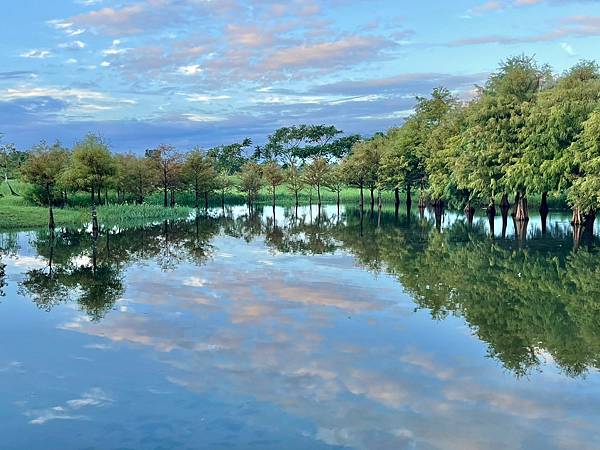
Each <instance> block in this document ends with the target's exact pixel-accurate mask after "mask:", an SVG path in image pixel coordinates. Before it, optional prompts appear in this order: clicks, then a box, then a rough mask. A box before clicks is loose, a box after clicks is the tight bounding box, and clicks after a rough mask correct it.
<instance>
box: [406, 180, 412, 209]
mask: <svg viewBox="0 0 600 450" xmlns="http://www.w3.org/2000/svg"><path fill="white" fill-rule="evenodd" d="M411 208H412V192H411V187H410V186H406V213H407V214H410V209H411Z"/></svg>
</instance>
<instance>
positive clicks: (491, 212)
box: [485, 198, 496, 237]
mask: <svg viewBox="0 0 600 450" xmlns="http://www.w3.org/2000/svg"><path fill="white" fill-rule="evenodd" d="M485 212H486V214H487V218H488V223H489V226H490V236H491V237H494V234H495V230H494V225H495V222H496V203H495V202H494V199H493V198H492V199H490V204H489V205H488V207H487V209H486V210H485Z"/></svg>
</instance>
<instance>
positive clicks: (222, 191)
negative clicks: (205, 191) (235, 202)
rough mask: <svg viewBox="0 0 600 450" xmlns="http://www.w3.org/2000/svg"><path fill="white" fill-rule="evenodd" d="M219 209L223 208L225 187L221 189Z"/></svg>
mask: <svg viewBox="0 0 600 450" xmlns="http://www.w3.org/2000/svg"><path fill="white" fill-rule="evenodd" d="M221 209H225V189H222V190H221Z"/></svg>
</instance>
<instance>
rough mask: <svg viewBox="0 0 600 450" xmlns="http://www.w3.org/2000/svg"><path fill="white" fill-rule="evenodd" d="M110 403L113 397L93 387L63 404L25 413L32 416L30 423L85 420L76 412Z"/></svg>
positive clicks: (85, 418)
mask: <svg viewBox="0 0 600 450" xmlns="http://www.w3.org/2000/svg"><path fill="white" fill-rule="evenodd" d="M111 403H113V399H112V398H110V397H109V396H108V395H107V394H106V393H105V392H104V391H103V390H102V389H100V388H97V387H95V388H92V389H90V390H89V391H86V392H84V393H83V394H82V395H81V397H80V398H74V399H72V400H68V401H67V402H65V404H64V405H60V406H54V407H51V408H47V409H42V410H31V411H26V412H25V415H26V416H29V417H32V419H31V420H30V421H29V423H30V424H32V425H44V424H46V423H48V422H50V421H53V420H87V419H88V417H87V416H85V415H82V414H78V413H77V411H79V410H81V409H87V408H90V407H96V408H101V407H104V406H106V405H109V404H111Z"/></svg>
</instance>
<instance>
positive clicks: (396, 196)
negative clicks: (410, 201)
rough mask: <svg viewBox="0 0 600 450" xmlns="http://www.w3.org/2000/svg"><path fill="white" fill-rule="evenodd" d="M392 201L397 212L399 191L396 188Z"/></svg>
mask: <svg viewBox="0 0 600 450" xmlns="http://www.w3.org/2000/svg"><path fill="white" fill-rule="evenodd" d="M394 201H395V203H394V206H395V208H396V211H398V209H400V189H398V188H396V189H394Z"/></svg>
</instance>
